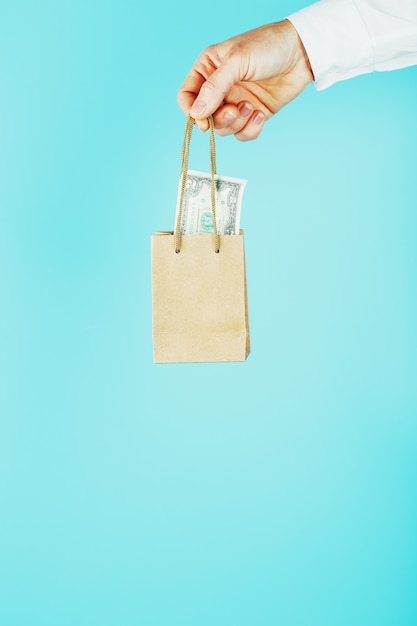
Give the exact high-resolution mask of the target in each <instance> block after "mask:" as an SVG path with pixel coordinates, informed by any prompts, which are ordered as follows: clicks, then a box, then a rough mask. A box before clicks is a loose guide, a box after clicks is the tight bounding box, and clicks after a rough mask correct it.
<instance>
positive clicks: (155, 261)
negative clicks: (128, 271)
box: [151, 120, 250, 363]
mask: <svg viewBox="0 0 417 626" xmlns="http://www.w3.org/2000/svg"><path fill="white" fill-rule="evenodd" d="M187 123H188V127H187V128H186V135H185V139H184V143H185V157H184V146H183V164H182V165H183V167H182V176H183V179H184V178H185V177H186V173H187V168H188V152H187V151H188V149H189V141H190V137H191V130H190V126H189V120H188V121H187ZM210 124H211V125H210V130H211V142H212V143H211V147H212V153H214V149H213V145H214V134H213V123H212V120H210ZM191 129H192V126H191ZM187 133H188V134H187ZM187 141H188V147H187ZM184 161H185V166H184ZM214 173H215V166H214V163H213V159H212V175H213V176H214ZM184 184H185V183H184ZM213 190H214V181H213ZM212 199H213V205H212V212H213V224H214V233H213V236H211V235H209V234H207V235H206V234H205V235H182V234H181V233H180V223H181V216H180V215H179V216H178V219H177V223H176V230H175V232H172V231H171V232H164V233H162V232H158V233H155V234H154V235H153V236H152V238H151V249H152V324H153V351H154V362H155V363H184V362H188V363H191V362H219V361H244V360H245V359H246V358H247V356H248V354H249V351H250V339H249V323H248V300H247V288H246V269H245V254H244V236H243V231H242V230H241V231H240V234H239V235H218V234H217V230H216V225H215V224H216V220H215V199H214V191H213V195H212ZM182 200H183V196H182V198H181V202H182ZM181 202H180V206H181Z"/></svg>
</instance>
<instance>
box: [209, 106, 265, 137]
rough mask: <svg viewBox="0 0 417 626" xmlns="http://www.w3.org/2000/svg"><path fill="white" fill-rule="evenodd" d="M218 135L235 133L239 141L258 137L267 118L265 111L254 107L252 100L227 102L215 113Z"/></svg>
mask: <svg viewBox="0 0 417 626" xmlns="http://www.w3.org/2000/svg"><path fill="white" fill-rule="evenodd" d="M213 120H214V127H215V129H216V132H217V134H218V135H220V136H222V137H224V136H226V135H234V136H235V137H236V139H238V140H239V141H249V140H251V139H256V138H257V137H258V135H259V133H260V132H261V130H262V127H263V124H264V122H265V120H266V117H265V115H264V113H262V112H261V111H259V110H256V109H254V107H253V106H252V104H251V103H250V102H240V103H239V104H238V105H233V104H225V105H223V106H221V107H219V109H218V110H217V111H216V112H215V114H214V115H213Z"/></svg>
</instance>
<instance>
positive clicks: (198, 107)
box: [190, 100, 207, 115]
mask: <svg viewBox="0 0 417 626" xmlns="http://www.w3.org/2000/svg"><path fill="white" fill-rule="evenodd" d="M206 108H207V103H206V102H203V101H202V100H197V101H196V102H194V104H193V106H192V107H191V111H190V113H191V115H201V113H204V111H205V110H206Z"/></svg>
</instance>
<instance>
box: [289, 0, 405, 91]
mask: <svg viewBox="0 0 417 626" xmlns="http://www.w3.org/2000/svg"><path fill="white" fill-rule="evenodd" d="M287 19H288V20H289V21H290V22H291V23H292V24H293V26H294V27H295V29H296V30H297V32H298V34H299V36H300V38H301V41H302V42H303V45H304V47H305V49H306V52H307V54H308V57H309V60H310V64H311V68H312V71H313V74H314V84H315V86H316V88H317V89H319V90H320V89H325V88H326V87H330V85H333V83H336V82H338V81H340V80H346V79H347V78H352V77H353V76H358V75H359V74H367V73H369V72H373V71H385V70H395V69H399V68H402V67H408V66H410V65H417V0H321V2H316V3H315V4H312V5H311V6H309V7H307V8H305V9H303V10H301V11H298V12H297V13H293V14H292V15H290V16H288V18H287Z"/></svg>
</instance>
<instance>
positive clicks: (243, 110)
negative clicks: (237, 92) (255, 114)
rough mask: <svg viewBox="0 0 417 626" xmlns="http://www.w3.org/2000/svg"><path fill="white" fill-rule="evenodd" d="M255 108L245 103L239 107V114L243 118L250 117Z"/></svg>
mask: <svg viewBox="0 0 417 626" xmlns="http://www.w3.org/2000/svg"><path fill="white" fill-rule="evenodd" d="M252 111H253V108H252V106H251V105H250V104H247V103H246V102H244V103H243V104H242V105H241V106H240V107H239V113H240V115H241V116H242V117H249V115H250V114H251V113H252Z"/></svg>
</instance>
